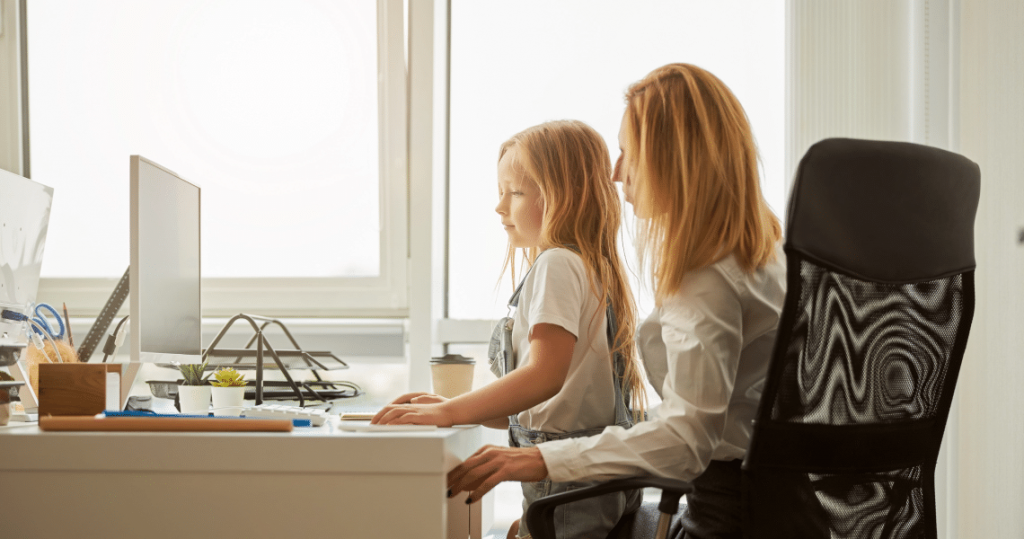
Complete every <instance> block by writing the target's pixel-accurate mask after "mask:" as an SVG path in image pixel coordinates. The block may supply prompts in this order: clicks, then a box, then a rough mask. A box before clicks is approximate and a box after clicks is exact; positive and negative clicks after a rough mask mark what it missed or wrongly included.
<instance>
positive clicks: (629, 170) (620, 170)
mask: <svg viewBox="0 0 1024 539" xmlns="http://www.w3.org/2000/svg"><path fill="white" fill-rule="evenodd" d="M628 130H629V122H628V119H627V116H626V113H623V114H622V124H621V125H620V126H619V159H618V160H617V161H615V170H614V171H613V172H612V181H615V182H621V183H622V194H624V195H625V196H626V202H629V203H630V204H633V187H634V186H633V170H635V166H634V163H635V161H634V159H636V157H635V156H636V153H635V152H634V150H633V148H630V147H629V137H628V136H627V132H628Z"/></svg>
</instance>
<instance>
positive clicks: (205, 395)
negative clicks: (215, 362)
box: [178, 361, 211, 415]
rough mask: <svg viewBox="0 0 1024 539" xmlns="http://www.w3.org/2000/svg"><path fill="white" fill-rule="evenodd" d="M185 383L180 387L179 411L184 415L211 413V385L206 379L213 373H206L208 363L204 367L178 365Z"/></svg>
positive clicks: (203, 364) (204, 363)
mask: <svg viewBox="0 0 1024 539" xmlns="http://www.w3.org/2000/svg"><path fill="white" fill-rule="evenodd" d="M178 371H180V372H181V377H182V378H183V381H182V382H181V385H179V386H178V409H179V410H181V413H183V414H197V415H206V414H208V413H209V412H210V385H209V384H207V383H206V379H207V378H209V377H210V374H211V373H206V375H205V376H204V375H203V372H205V371H206V362H205V361H204V362H203V363H202V365H196V364H186V365H178Z"/></svg>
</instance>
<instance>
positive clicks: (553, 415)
mask: <svg viewBox="0 0 1024 539" xmlns="http://www.w3.org/2000/svg"><path fill="white" fill-rule="evenodd" d="M513 319H514V323H513V324H514V325H513V326H512V350H513V353H514V358H515V359H514V365H516V366H517V367H518V366H520V365H526V364H527V363H529V362H530V338H529V337H530V330H532V329H533V326H535V325H537V324H554V325H556V326H560V327H562V328H564V329H565V330H566V331H568V332H569V333H572V334H573V335H574V336H575V337H576V345H575V346H574V347H573V353H572V362H571V363H570V365H569V372H568V374H567V375H566V377H565V383H564V384H562V389H561V391H559V392H558V394H556V395H555V396H554V397H551V398H550V399H548V400H546V401H544V402H542V403H540V404H538V405H536V406H534V407H533V408H530V409H528V410H524V411H522V412H520V413H519V423H520V424H521V425H522V426H523V427H525V428H527V429H530V430H540V431H545V432H572V431H576V430H580V429H589V428H594V427H602V426H605V425H611V424H612V423H613V421H614V420H615V386H614V385H613V384H614V382H613V377H612V358H611V354H610V352H609V350H608V337H607V335H606V329H605V328H606V325H607V320H606V316H605V302H604V300H603V299H599V298H598V297H597V296H596V295H595V294H594V292H593V291H592V290H591V289H590V280H589V279H588V277H587V269H586V266H584V265H583V259H582V258H580V256H579V255H577V254H576V253H575V252H573V251H570V250H568V249H562V248H554V249H548V250H546V251H544V252H543V253H542V254H541V255H540V256H539V257H538V258H537V261H536V262H535V263H534V265H533V269H532V270H531V271H530V273H529V275H527V276H526V281H525V282H524V283H523V288H522V292H521V293H520V295H519V306H518V307H517V308H516V312H515V314H514V315H513Z"/></svg>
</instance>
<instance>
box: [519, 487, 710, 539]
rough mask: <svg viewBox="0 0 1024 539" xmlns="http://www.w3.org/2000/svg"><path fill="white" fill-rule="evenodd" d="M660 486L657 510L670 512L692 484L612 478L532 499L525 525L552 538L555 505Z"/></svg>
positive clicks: (540, 538)
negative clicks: (611, 479) (659, 500)
mask: <svg viewBox="0 0 1024 539" xmlns="http://www.w3.org/2000/svg"><path fill="white" fill-rule="evenodd" d="M646 487H653V488H657V489H661V502H660V503H659V504H658V511H660V512H662V513H667V514H669V515H674V514H675V513H676V511H678V510H679V498H680V497H682V495H683V494H687V493H690V492H693V486H692V485H691V484H690V483H687V482H685V481H678V480H675V479H664V478H660V477H632V478H629V479H616V480H614V481H608V482H607V483H601V484H600V485H594V486H592V487H586V488H581V489H579V490H572V491H569V492H560V493H558V494H552V495H551V496H545V497H543V498H541V499H539V500H536V501H535V502H533V503H532V504H530V507H528V508H527V509H526V525H527V527H528V528H529V529H530V535H531V536H532V537H533V539H557V538H556V537H555V508H556V507H558V506H560V505H565V504H567V503H570V502H575V501H579V500H585V499H587V498H593V497H596V496H600V495H602V494H609V493H612V492H622V491H624V490H633V489H638V488H646Z"/></svg>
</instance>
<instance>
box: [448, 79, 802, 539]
mask: <svg viewBox="0 0 1024 539" xmlns="http://www.w3.org/2000/svg"><path fill="white" fill-rule="evenodd" d="M619 144H620V149H621V156H620V157H619V160H618V162H617V163H616V166H615V175H614V179H615V181H619V182H621V183H622V187H623V191H624V193H625V197H626V201H627V202H630V203H632V204H633V205H634V209H635V213H636V214H637V216H638V218H639V235H638V240H639V242H638V246H637V247H638V251H639V253H640V259H641V263H642V268H649V273H648V275H649V276H650V277H651V279H652V284H653V288H654V294H655V300H656V309H655V311H654V313H652V314H651V316H650V317H649V318H648V319H647V320H646V321H645V322H644V323H643V324H642V325H641V326H640V329H639V330H638V332H637V341H638V346H639V348H640V352H641V355H642V356H643V359H644V364H645V366H646V368H647V371H648V377H649V380H650V382H651V385H652V386H653V387H654V388H655V390H657V391H658V392H659V394H660V395H661V398H662V404H661V406H659V407H658V409H657V412H656V413H655V414H654V417H653V418H652V419H651V420H650V421H646V422H641V423H638V424H637V425H635V426H634V427H632V428H631V429H628V430H627V429H623V428H621V427H608V428H607V429H605V430H604V431H603V432H602V433H601V434H599V435H597V436H592V437H589V438H576V439H571V440H559V441H552V442H547V443H543V444H540V445H538V446H537V447H535V448H509V449H504V448H495V447H485V448H483V449H481V450H480V451H478V452H477V453H476V454H475V455H474V456H472V457H470V458H469V459H467V460H466V462H465V463H463V464H462V465H461V466H459V467H458V468H456V469H455V470H453V471H452V472H451V473H450V474H449V486H450V487H451V490H452V492H453V493H457V492H461V491H464V490H468V491H471V494H470V499H472V500H477V499H479V498H480V497H481V496H482V495H483V494H484V493H486V492H487V491H489V490H490V489H491V488H493V487H494V485H495V484H497V483H498V482H500V481H505V480H518V481H540V480H542V479H546V478H549V479H551V480H552V481H580V480H602V479H613V478H618V477H629V476H636V475H655V476H661V477H670V478H674V479H681V480H684V481H692V482H693V483H694V488H695V490H694V493H693V494H691V495H689V496H688V497H687V500H688V505H687V513H686V514H685V516H684V518H683V519H682V522H681V523H682V526H681V528H682V529H679V530H675V531H674V533H673V535H675V536H677V537H687V538H704V537H722V536H732V535H736V536H738V535H739V534H740V533H741V531H742V530H741V527H740V526H741V523H742V518H741V515H740V502H741V499H740V462H741V460H742V458H743V456H744V454H745V453H746V449H747V447H748V446H749V443H750V435H751V420H752V419H753V418H754V413H755V411H756V409H757V405H758V401H759V399H760V395H761V388H762V386H763V384H764V379H765V376H766V374H767V368H768V361H769V358H770V356H771V347H772V344H773V342H774V340H775V332H776V328H777V325H778V321H779V314H780V313H781V310H782V303H783V299H784V297H785V284H786V280H785V260H784V258H783V256H782V253H781V249H780V246H779V240H780V238H781V227H780V225H779V222H778V219H777V218H776V217H775V216H774V215H773V214H772V213H771V210H770V209H769V208H768V205H767V203H766V202H765V200H764V197H763V196H762V194H761V190H760V186H759V180H758V172H757V151H756V148H755V145H754V140H753V135H752V133H751V130H750V125H749V122H748V121H747V118H746V114H745V113H744V111H743V108H742V107H741V106H740V104H739V102H738V101H737V100H736V97H735V96H734V95H733V94H732V92H731V91H730V90H729V89H728V87H726V86H725V84H724V83H722V82H721V81H720V80H719V79H718V78H716V77H715V76H714V75H712V74H710V73H708V72H707V71H705V70H703V69H700V68H698V67H695V66H692V65H687V64H671V65H667V66H664V67H661V68H659V69H656V70H654V71H653V72H651V73H650V74H649V75H648V76H646V77H645V78H644V79H643V80H641V81H639V82H637V83H636V84H634V85H632V86H631V87H630V88H629V90H628V91H627V93H626V111H625V113H624V114H623V118H622V126H621V128H620V131H619Z"/></svg>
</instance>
